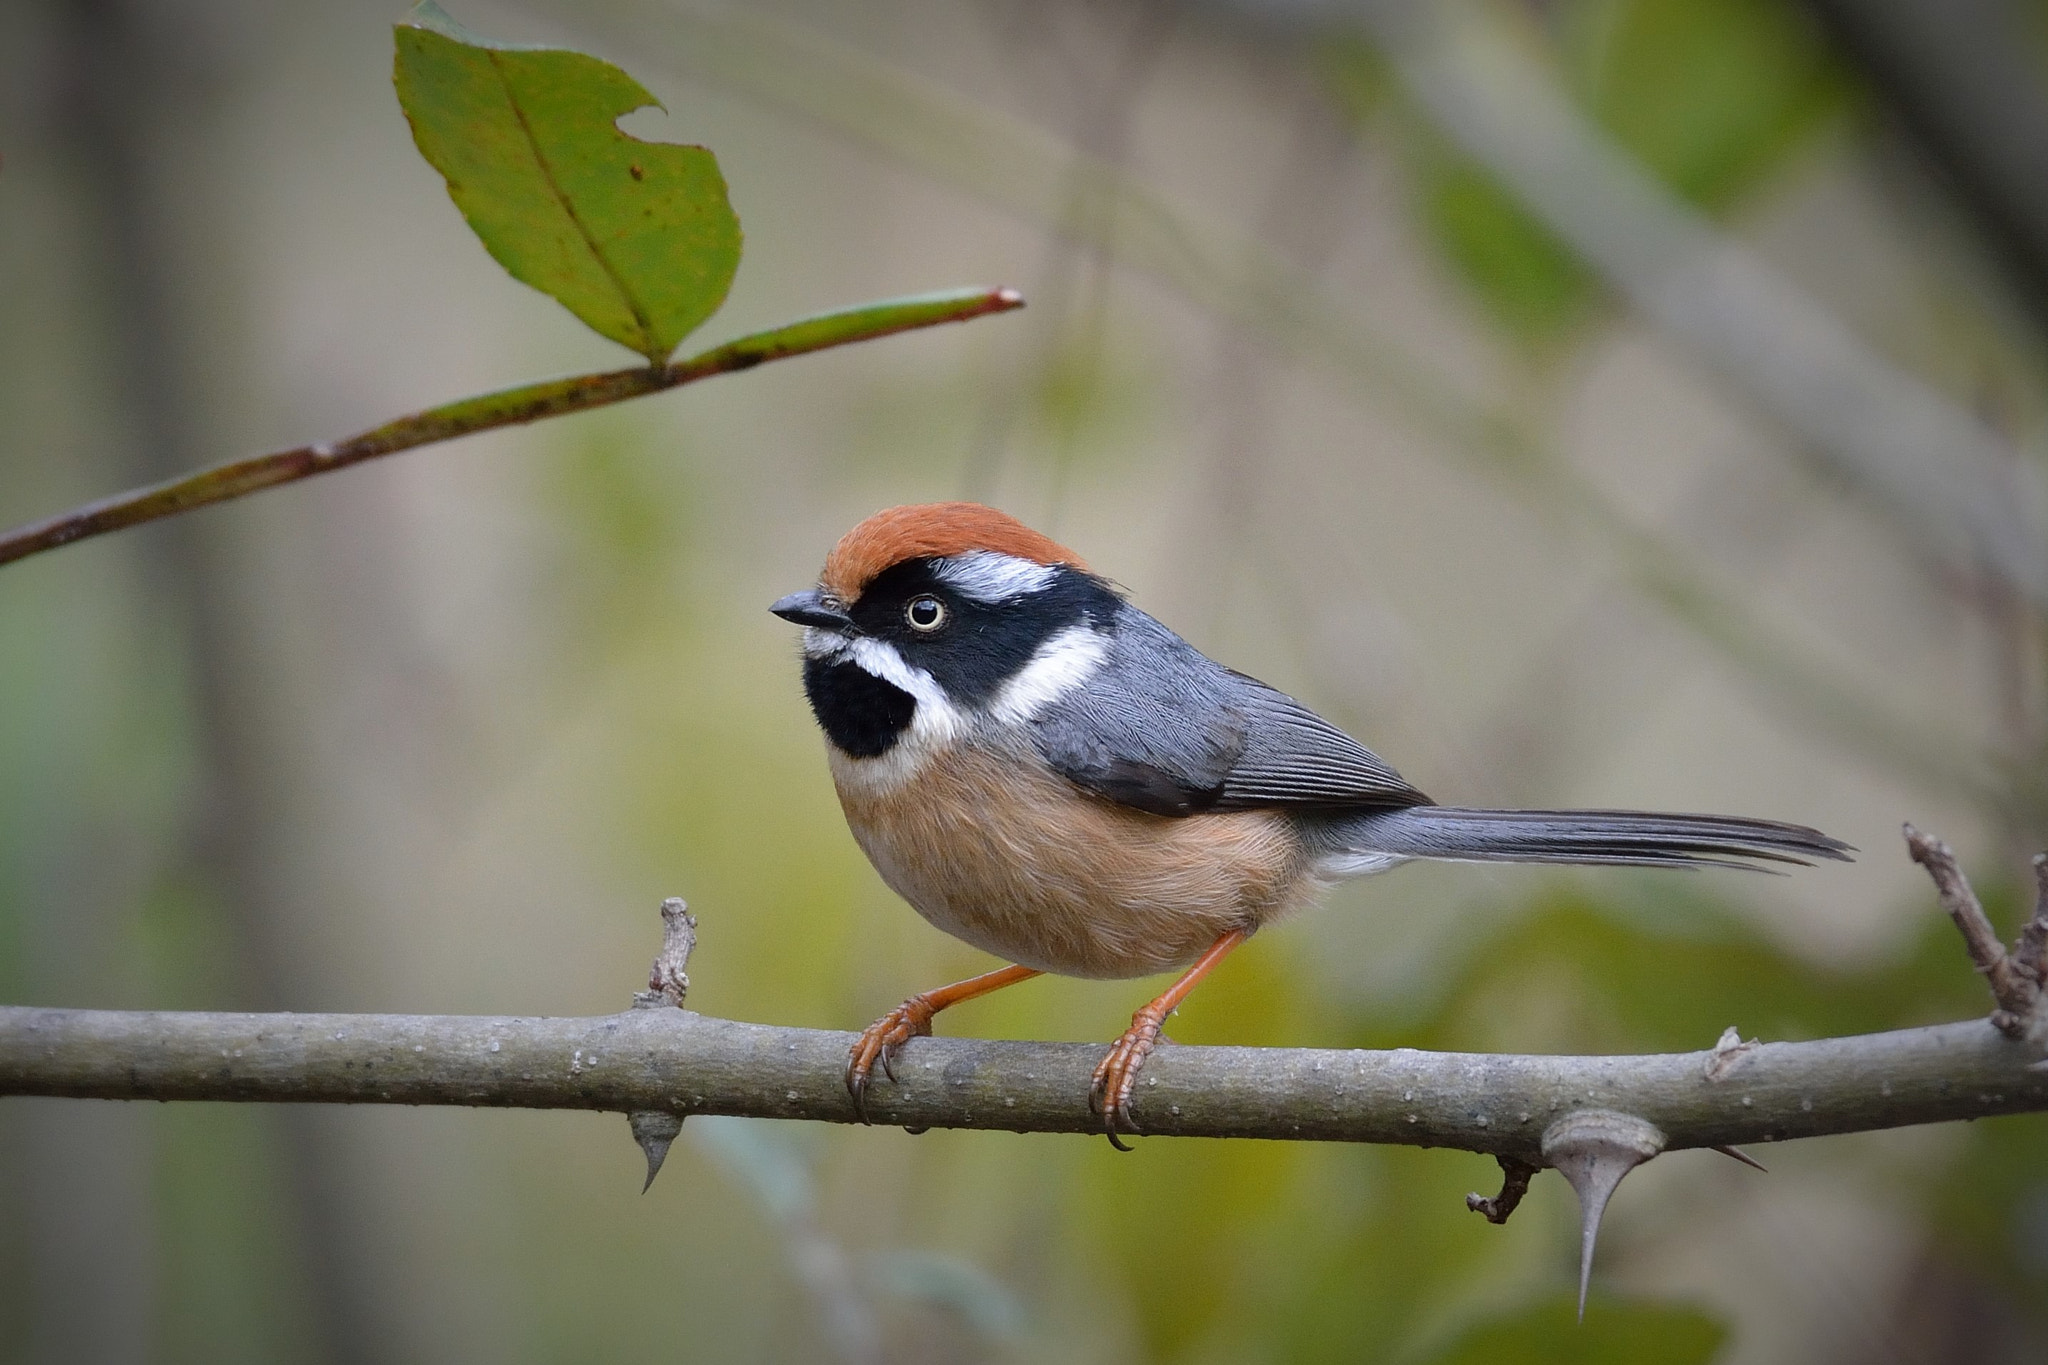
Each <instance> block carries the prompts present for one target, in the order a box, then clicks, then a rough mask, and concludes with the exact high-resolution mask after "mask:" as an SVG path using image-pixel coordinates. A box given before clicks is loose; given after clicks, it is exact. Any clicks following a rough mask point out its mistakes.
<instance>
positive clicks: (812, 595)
mask: <svg viewBox="0 0 2048 1365" xmlns="http://www.w3.org/2000/svg"><path fill="white" fill-rule="evenodd" d="M768 610H770V611H772V612H774V613H775V614H776V615H777V616H780V617H781V618H782V619H783V620H785V621H794V622H796V623H797V624H798V625H800V626H822V627H824V628H825V629H826V630H843V631H848V632H851V631H852V630H853V618H852V617H851V616H848V615H847V614H846V611H845V609H844V608H842V607H840V606H839V605H838V604H836V603H833V602H828V601H827V600H826V599H825V594H823V593H821V592H819V591H818V590H817V589H816V588H810V589H807V590H806V591H804V592H793V593H791V594H790V595H789V596H787V597H784V598H780V599H778V600H777V601H776V603H775V605H774V606H772V607H770V608H768Z"/></svg>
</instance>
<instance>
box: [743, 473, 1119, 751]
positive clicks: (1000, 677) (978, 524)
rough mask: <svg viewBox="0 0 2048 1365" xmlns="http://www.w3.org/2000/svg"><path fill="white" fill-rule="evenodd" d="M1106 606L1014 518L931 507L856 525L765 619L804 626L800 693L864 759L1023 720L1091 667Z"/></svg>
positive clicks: (1113, 603) (1103, 588)
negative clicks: (809, 583) (815, 575)
mask: <svg viewBox="0 0 2048 1365" xmlns="http://www.w3.org/2000/svg"><path fill="white" fill-rule="evenodd" d="M1119 601H1120V599H1119V598H1118V597H1117V595H1116V592H1115V590H1114V589H1113V588H1111V587H1110V586H1109V584H1108V583H1106V582H1104V581H1103V580H1102V579H1100V578H1098V577H1096V576H1095V575H1094V574H1093V573H1091V572H1089V570H1088V567H1087V565H1085V564H1084V563H1082V561H1081V558H1080V556H1078V555H1076V554H1075V553H1074V552H1073V551H1071V550H1069V549H1067V548H1066V547H1064V546H1062V545H1060V544H1058V543H1056V542H1055V541H1053V540H1051V539H1049V538H1048V537H1046V536H1043V535H1040V534H1039V533H1038V532H1036V531H1034V530H1032V529H1031V528H1030V527H1028V526H1026V525H1024V524H1023V523H1022V522H1020V521H1018V520H1017V519H1016V518H1014V517H1011V516H1009V515H1007V514H1006V513H1003V512H998V511H997V510H995V509H994V508H992V507H984V506H982V505H981V504H979V503H972V502H938V503H922V504H918V505H916V506H909V507H892V508H890V509H888V510H887V511H883V512H877V513H876V514H875V515H874V516H871V517H869V518H868V519H867V520H866V521H864V522H862V523H861V524H860V525H858V526H856V527H854V528H853V529H852V530H851V531H848V532H847V533H846V534H845V536H843V537H841V539H840V541H839V543H838V544H837V545H836V546H834V547H833V549H832V553H831V554H830V555H829V556H827V557H826V560H825V571H824V573H823V574H822V575H821V576H820V578H819V580H818V586H817V587H815V588H811V589H807V590H805V591H803V592H796V593H791V594H790V595H789V596H787V597H785V598H783V599H781V600H780V601H778V602H777V603H775V605H774V606H772V607H770V608H769V610H770V611H772V612H774V613H775V614H776V615H777V616H780V617H782V618H783V619H784V620H785V621H793V622H795V623H796V624H798V625H801V626H803V627H805V628H806V629H805V631H804V687H805V690H806V692H808V693H809V695H810V699H811V706H812V709H813V710H814V711H816V712H817V715H818V721H819V723H820V724H821V725H822V726H824V728H825V733H826V735H827V737H828V738H830V739H831V741H832V742H833V743H834V744H835V745H837V746H838V747H839V748H840V749H841V750H843V751H845V752H846V753H848V754H850V755H852V756H854V757H857V758H872V757H878V756H880V755H882V754H884V753H887V752H888V751H890V750H891V749H892V748H894V747H895V745H896V744H897V743H898V741H899V740H901V739H903V738H904V737H905V736H906V735H909V736H912V737H913V738H923V739H928V740H944V739H949V738H953V737H956V736H957V735H958V734H959V733H960V732H961V730H962V729H963V728H964V727H967V726H970V725H973V724H976V723H980V722H987V721H996V722H1012V723H1014V722H1018V721H1023V720H1028V719H1030V717H1031V716H1033V715H1035V714H1036V713H1037V712H1038V711H1039V710H1041V709H1043V708H1044V707H1045V706H1046V705H1048V704H1050V703H1051V702H1052V701H1053V700H1055V699H1057V698H1058V697H1060V696H1063V695H1065V693H1066V692H1067V691H1069V690H1071V689H1072V688H1074V687H1077V686H1079V685H1080V684H1081V683H1082V682H1084V681H1085V680H1086V679H1087V677H1088V676H1089V675H1090V674H1092V673H1093V672H1094V671H1095V669H1096V668H1098V667H1099V666H1100V665H1101V662H1102V660H1103V658H1104V656H1105V655H1106V654H1107V652H1108V636H1107V632H1108V631H1109V630H1110V628H1111V625H1112V622H1113V619H1114V617H1115V614H1116V610H1117V607H1118V605H1119Z"/></svg>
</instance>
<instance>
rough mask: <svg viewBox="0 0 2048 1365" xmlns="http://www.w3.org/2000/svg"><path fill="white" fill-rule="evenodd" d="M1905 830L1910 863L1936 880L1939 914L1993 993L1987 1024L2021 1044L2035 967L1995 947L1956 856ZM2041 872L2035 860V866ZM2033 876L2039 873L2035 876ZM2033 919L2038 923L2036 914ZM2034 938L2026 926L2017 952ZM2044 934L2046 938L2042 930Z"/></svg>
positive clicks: (2035, 987) (2036, 983) (2034, 999)
mask: <svg viewBox="0 0 2048 1365" xmlns="http://www.w3.org/2000/svg"><path fill="white" fill-rule="evenodd" d="M1904 828H1905V835H1906V848H1907V850H1908V851H1909V852H1910V853H1911V854H1912V855H1913V861H1914V862H1916V863H1918V864H1920V865H1921V866H1922V867H1924V868H1926V869H1927V875H1928V876H1929V877H1931V878H1933V879H1934V889H1935V891H1936V892H1937V893H1938V894H1939V895H1940V897H1941V908H1942V909H1944V910H1946V911H1948V914H1949V918H1950V919H1952V920H1954V921H1955V922H1956V928H1957V929H1959V930H1960V931H1961V932H1962V935H1963V943H1964V944H1965V945H1966V946H1967V947H1968V948H1969V951H1970V960H1971V961H1972V962H1974V963H1975V964H1976V966H1977V970H1978V971H1979V972H1981V973H1983V975H1984V979H1985V981H1986V982H1987V983H1988V984H1989V985H1990V987H1991V997H1992V999H1994V1000H1996V1001H1997V1002H1998V1008H1997V1009H1996V1010H1994V1011H1993V1012H1992V1015H1991V1022H1992V1024H1993V1025H1995V1026H1996V1027H1997V1028H1998V1030H1999V1032H2001V1033H2004V1034H2006V1035H2007V1036H2008V1037H2013V1038H2024V1037H2025V1036H2026V1035H2027V1030H2028V1025H2029V1021H2031V1020H2032V1018H2033V1017H2034V1014H2035V1012H2036V1010H2037V1009H2038V1008H2039V1007H2040V1004H2041V986H2040V973H2039V971H2038V968H2037V966H2036V964H2035V962H2034V961H2032V960H2028V962H2027V965H2026V966H2025V967H2024V968H2023V967H2021V965H2020V963H2019V962H2018V961H2016V960H2015V959H2014V958H2013V957H2012V956H2010V955H2008V954H2007V953H2006V951H2005V945H2004V944H2002V943H2000V942H1999V941H1998V931H1997V930H1996V929H1994V928H1992V927H1991V919H1990V917H1989V916H1988V915H1986V914H1985V913H1984V907H1983V905H1982V904H1981V903H1980V902H1979V901H1978V900H1977V893H1976V892H1975V891H1973V890H1972V889H1971V888H1970V879H1969V878H1968V877H1966V876H1965V875H1963V869H1962V866H1961V865H1960V864H1959V863H1957V862H1956V855H1955V852H1954V851H1953V850H1952V849H1950V848H1949V846H1948V845H1947V844H1945V843H1943V842H1942V841H1941V840H1939V839H1936V838H1932V837H1930V836H1929V835H1925V834H1922V833H1921V832H1920V831H1919V830H1917V829H1915V828H1913V827H1912V826H1911V825H1907V826H1905V827H1904ZM2036 867H2037V869H2038V867H2039V860H2037V861H2036ZM2036 875H2037V876H2039V875H2040V873H2039V872H2038V870H2037V874H2036ZM2035 919H2036V920H2039V919H2040V911H2039V910H2037V911H2036V914H2035ZM2034 932H2035V929H2034V924H2033V923H2031V922H2030V923H2029V924H2028V926H2027V932H2026V933H2023V934H2022V935H2021V938H2020V951H2021V953H2022V954H2023V955H2024V954H2026V953H2027V952H2028V951H2029V949H2028V934H2032V933H2034ZM2041 932H2042V933H2048V926H2043V929H2042V930H2041Z"/></svg>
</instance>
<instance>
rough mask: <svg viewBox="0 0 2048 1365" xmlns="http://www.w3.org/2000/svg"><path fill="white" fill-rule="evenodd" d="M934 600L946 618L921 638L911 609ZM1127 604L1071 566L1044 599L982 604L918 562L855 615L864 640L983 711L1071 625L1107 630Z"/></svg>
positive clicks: (886, 577)
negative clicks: (890, 650) (907, 612)
mask: <svg viewBox="0 0 2048 1365" xmlns="http://www.w3.org/2000/svg"><path fill="white" fill-rule="evenodd" d="M927 596H929V597H936V598H937V599H939V601H940V602H941V603H943V604H944V606H945V610H946V619H945V623H944V624H943V625H941V626H940V627H939V628H938V629H937V630H931V631H921V630H917V629H914V628H913V627H912V626H911V625H910V623H909V622H908V621H907V620H905V619H904V609H905V608H906V607H907V606H908V605H909V604H910V603H911V602H912V601H914V600H915V599H917V598H919V597H927ZM1120 604H1121V599H1119V598H1118V597H1117V595H1116V593H1115V592H1114V591H1113V590H1112V589H1111V588H1110V587H1109V585H1108V584H1106V583H1104V582H1103V581H1102V580H1101V579H1099V578H1096V577H1095V576H1094V575H1092V574H1088V573H1083V572H1082V571H1080V570H1078V569H1071V568H1067V567H1064V566H1062V567H1060V568H1058V569H1055V570H1054V572H1053V579H1052V581H1051V582H1050V583H1049V584H1047V585H1046V586H1045V587H1044V588H1041V589H1040V590H1039V591H1037V592H1033V593H1026V594H1023V595H1022V596H1019V597H1014V598H1010V599H1008V600H1006V601H1003V602H996V603H989V602H983V601H981V600H979V599H978V598H974V597H970V596H968V595H967V594H966V593H963V592H961V591H960V590H959V589H957V588H955V587H953V586H951V585H949V584H948V583H947V582H946V580H945V579H944V578H943V577H942V576H941V575H940V574H939V573H938V571H937V567H936V565H935V563H934V561H932V560H929V559H911V560H905V561H904V562H903V563H901V564H898V565H896V566H895V567H894V568H891V569H888V570H886V571H884V572H883V573H880V574H877V575H876V576H875V580H874V582H872V583H870V584H869V585H868V586H867V589H866V590H865V591H863V592H862V593H861V595H860V601H858V602H856V603H854V605H853V609H852V612H851V615H852V616H853V620H854V623H855V624H856V625H857V626H859V627H860V630H861V633H862V634H864V635H869V636H873V637H874V638H875V639H878V640H887V641H888V642H889V643H890V644H893V645H895V646H896V649H897V652H898V653H899V654H901V655H902V656H903V661H904V662H905V663H907V664H909V665H910V666H911V667H912V668H920V669H923V670H924V671H925V672H927V673H929V674H931V676H932V678H933V680H934V681H936V682H937V683H938V684H939V686H940V687H941V688H942V689H944V691H945V693H946V695H947V696H948V697H950V698H952V699H953V700H954V701H955V702H957V703H958V704H960V705H962V706H980V705H985V704H987V703H988V702H989V701H990V700H991V699H992V698H993V697H994V696H995V694H996V693H997V692H998V691H999V690H1001V688H1002V686H1003V684H1004V683H1006V682H1008V681H1009V680H1010V679H1011V678H1012V677H1014V676H1016V674H1017V672H1018V671H1019V670H1020V669H1022V668H1023V667H1024V666H1025V665H1026V664H1028V663H1030V662H1031V657H1032V655H1034V654H1036V653H1037V652H1038V648H1039V646H1040V645H1043V644H1044V643H1045V642H1046V641H1047V640H1049V639H1051V638H1052V637H1053V636H1055V635H1057V634H1059V633H1060V632H1061V631H1063V630H1065V629H1067V628H1068V627H1069V626H1077V625H1083V624H1088V623H1093V624H1095V625H1097V626H1098V627H1104V628H1106V627H1107V626H1108V624H1109V622H1110V621H1111V619H1112V618H1114V617H1115V615H1116V611H1117V607H1118V606H1119V605H1120ZM813 704H814V705H815V702H814V703H813ZM847 752H849V753H851V752H853V751H852V750H851V749H849V750H848V751H847Z"/></svg>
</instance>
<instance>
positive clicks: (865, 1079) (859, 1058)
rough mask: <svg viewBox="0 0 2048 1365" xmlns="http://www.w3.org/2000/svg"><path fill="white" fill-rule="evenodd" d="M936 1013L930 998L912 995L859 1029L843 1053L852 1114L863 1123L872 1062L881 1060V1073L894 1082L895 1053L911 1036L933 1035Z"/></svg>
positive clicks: (872, 1068)
mask: <svg viewBox="0 0 2048 1365" xmlns="http://www.w3.org/2000/svg"><path fill="white" fill-rule="evenodd" d="M936 1013H938V1011H937V1010H936V1009H935V1008H934V1007H933V1005H932V1002H931V1001H930V1000H929V999H927V998H926V997H924V996H922V995H913V996H911V997H910V998H909V999H908V1000H906V1001H904V1002H903V1003H902V1004H900V1005H898V1006H897V1007H896V1008H895V1009H893V1010H890V1011H889V1012H888V1013H887V1014H885V1015H883V1016H882V1017H881V1018H879V1019H877V1020H875V1022H874V1023H872V1024H869V1025H868V1026H867V1027H866V1028H864V1029H862V1030H861V1034H860V1037H858V1038H856V1039H855V1040H854V1043H853V1048H852V1049H851V1050H850V1051H849V1052H848V1053H847V1055H846V1093H847V1094H848V1095H850V1096H852V1097H853V1112H854V1116H855V1117H856V1118H858V1119H859V1120H860V1121H861V1122H862V1123H867V1122H869V1121H870V1120H869V1118H868V1085H869V1082H870V1081H871V1080H872V1079H873V1074H874V1069H875V1063H876V1062H880V1063H881V1064H882V1074H883V1075H884V1076H887V1077H888V1078H889V1083H890V1084H891V1085H894V1084H896V1054H897V1053H898V1052H900V1051H902V1050H903V1045H904V1044H905V1043H907V1042H909V1041H910V1040H911V1039H912V1038H929V1037H931V1035H932V1016H933V1015H934V1014H936Z"/></svg>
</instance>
